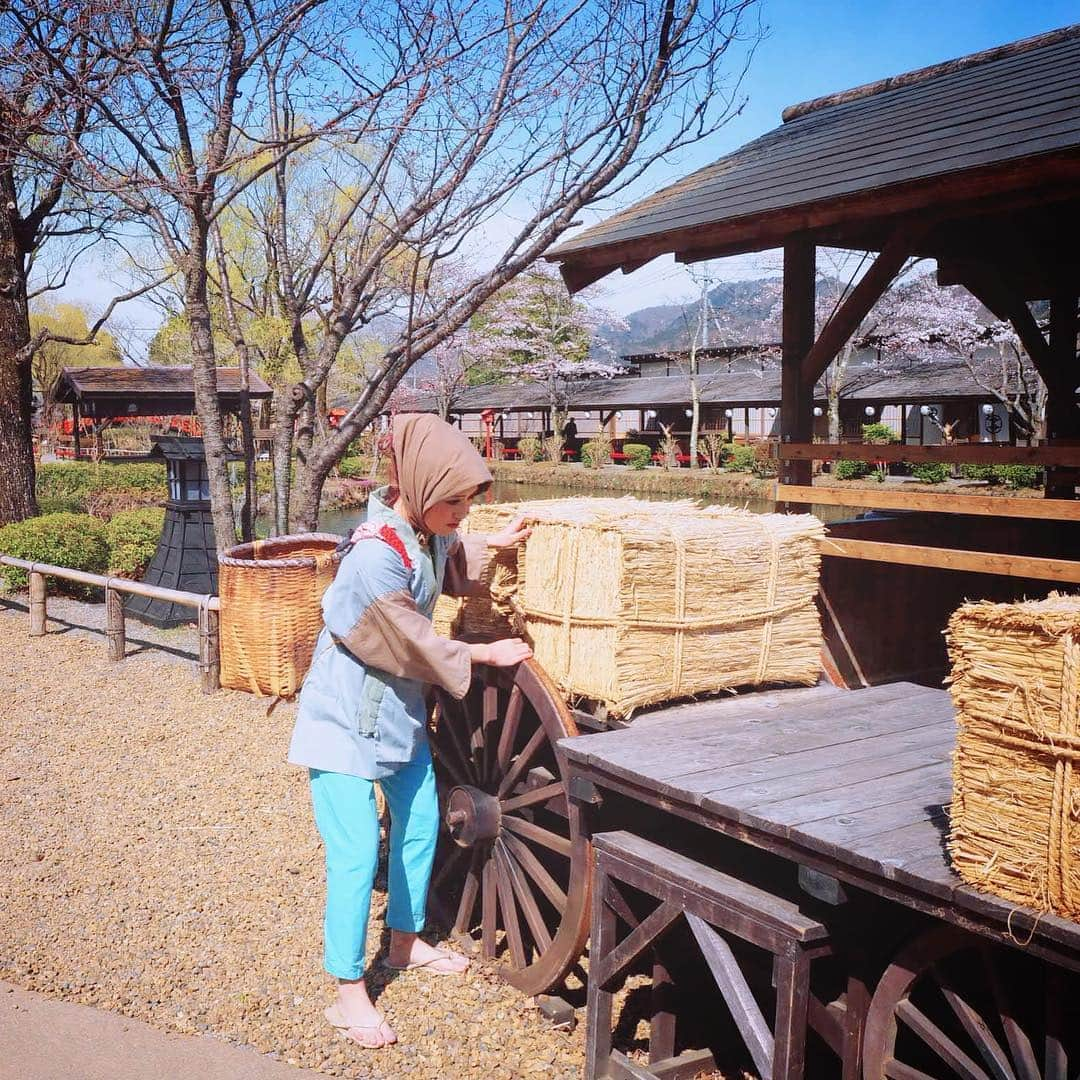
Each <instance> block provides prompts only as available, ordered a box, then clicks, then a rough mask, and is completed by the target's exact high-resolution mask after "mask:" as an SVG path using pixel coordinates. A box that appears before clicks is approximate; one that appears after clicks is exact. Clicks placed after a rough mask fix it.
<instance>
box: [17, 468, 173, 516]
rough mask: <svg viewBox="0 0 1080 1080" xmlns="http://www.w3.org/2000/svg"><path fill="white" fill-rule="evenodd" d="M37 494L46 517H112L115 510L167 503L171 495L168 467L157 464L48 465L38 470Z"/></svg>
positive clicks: (40, 507)
mask: <svg viewBox="0 0 1080 1080" xmlns="http://www.w3.org/2000/svg"><path fill="white" fill-rule="evenodd" d="M36 492H37V500H38V508H39V509H40V510H41V512H42V513H44V514H51V513H56V512H68V513H84V512H86V511H87V510H96V511H97V512H98V513H109V511H110V509H111V508H112V507H113V506H116V507H119V508H120V509H127V508H128V506H130V505H131V504H132V503H136V504H138V503H146V502H148V501H162V502H164V500H165V498H166V496H167V494H168V492H167V489H166V487H165V466H164V464H162V463H160V462H156V461H140V462H98V463H94V462H89V461H66V462H63V461H57V462H46V463H45V464H44V465H39V466H38V467H37V482H36Z"/></svg>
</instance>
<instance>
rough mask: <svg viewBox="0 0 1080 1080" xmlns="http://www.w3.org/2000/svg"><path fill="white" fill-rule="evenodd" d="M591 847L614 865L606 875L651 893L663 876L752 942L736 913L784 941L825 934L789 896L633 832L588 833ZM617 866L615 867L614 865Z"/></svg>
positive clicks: (656, 892)
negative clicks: (721, 912)
mask: <svg viewBox="0 0 1080 1080" xmlns="http://www.w3.org/2000/svg"><path fill="white" fill-rule="evenodd" d="M593 847H594V850H595V851H596V852H598V853H599V858H600V863H601V865H603V866H608V865H611V866H612V867H613V869H612V870H611V871H610V876H612V877H614V878H616V879H617V880H620V881H627V882H628V883H629V884H631V885H633V886H634V887H635V888H640V889H643V890H644V891H646V892H648V893H650V895H652V896H659V895H660V890H659V889H658V886H659V884H661V881H662V882H666V883H668V884H669V885H672V886H673V887H674V889H675V891H676V892H677V893H678V894H679V895H683V896H691V897H697V898H699V899H705V900H708V901H710V902H712V903H715V904H718V905H720V906H722V907H723V908H724V909H725V913H726V918H725V922H724V924H723V925H724V926H725V927H730V928H731V929H733V930H734V931H735V932H737V933H739V934H740V936H741V937H745V938H746V940H749V941H754V942H755V943H756V944H760V941H759V939H758V938H756V937H755V936H754V935H753V934H752V933H741V932H740V931H739V930H738V928H737V925H736V924H737V922H738V920H739V919H740V918H745V919H749V920H752V921H753V922H756V923H759V924H761V925H762V926H764V927H767V928H768V929H770V930H775V931H777V932H779V933H780V934H781V935H782V936H783V938H784V940H788V941H791V940H796V941H817V940H819V939H821V938H823V937H825V936H826V930H825V927H824V926H822V924H821V923H820V922H818V921H817V920H816V919H812V918H810V917H809V916H807V915H804V914H803V913H802V911H800V910H799V907H798V905H796V904H793V903H792V902H791V901H790V900H785V899H784V898H783V897H780V896H775V895H773V894H772V893H770V892H767V891H766V890H764V889H760V888H758V887H757V886H756V885H752V884H750V883H749V882H746V881H742V880H740V879H739V878H736V877H732V876H731V875H730V874H725V873H724V872H723V871H721V870H717V869H715V868H714V867H711V866H705V865H704V864H702V863H700V862H697V861H696V860H694V859H691V858H689V857H687V856H686V855H682V854H680V853H679V852H676V851H672V850H670V849H669V848H665V847H662V846H661V845H659V844H656V843H654V842H653V841H651V840H646V839H645V838H644V837H641V836H637V835H636V834H634V833H629V832H625V831H618V832H607V833H597V834H596V835H595V836H594V837H593ZM616 866H618V869H614V867H616ZM650 878H652V879H653V880H652V881H650V880H649V879H650ZM605 970H606V969H605Z"/></svg>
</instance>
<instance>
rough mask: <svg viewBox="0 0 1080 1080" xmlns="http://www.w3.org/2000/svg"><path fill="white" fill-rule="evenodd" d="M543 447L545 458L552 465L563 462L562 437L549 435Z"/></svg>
mask: <svg viewBox="0 0 1080 1080" xmlns="http://www.w3.org/2000/svg"><path fill="white" fill-rule="evenodd" d="M542 445H543V447H544V457H545V458H546V459H547V460H548V461H549V462H550V463H551V464H552V465H558V464H559V463H560V462H561V461H562V436H561V435H549V436H548V437H547V438H546V439H545V440H544V441H543V444H542Z"/></svg>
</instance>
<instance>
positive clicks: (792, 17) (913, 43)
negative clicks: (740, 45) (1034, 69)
mask: <svg viewBox="0 0 1080 1080" xmlns="http://www.w3.org/2000/svg"><path fill="white" fill-rule="evenodd" d="M596 2H602V0H596ZM761 16H762V19H763V21H764V22H765V23H766V25H767V26H768V31H767V35H766V37H765V38H764V40H763V41H762V42H761V44H760V45H759V46H758V49H757V53H756V55H755V57H754V60H753V63H752V64H751V66H750V70H749V72H748V73H747V76H746V79H745V81H744V83H743V87H742V90H743V94H744V95H745V96H746V97H747V98H748V100H747V103H746V107H745V109H744V110H743V112H742V114H741V115H739V116H737V117H735V118H734V119H733V120H731V121H730V122H729V123H728V124H727V125H726V126H725V127H724V128H722V129H721V130H720V131H719V132H718V133H717V134H716V135H714V136H713V137H712V138H710V139H709V140H708V141H706V142H704V143H701V144H698V145H697V146H695V147H692V148H688V149H686V150H684V151H683V152H682V153H681V154H680V155H679V156H678V158H677V159H672V160H670V161H667V162H664V163H662V164H658V165H656V166H654V168H653V169H652V170H651V171H650V172H649V173H648V174H647V176H646V178H645V179H644V181H643V182H642V183H640V184H639V185H637V186H636V188H635V190H634V191H633V193H632V196H627V197H623V198H622V199H621V200H620V202H618V203H615V202H610V203H607V204H604V205H603V206H601V207H600V208H598V210H597V211H596V212H590V213H589V214H588V215H583V216H582V218H583V221H584V222H586V223H591V222H592V221H595V220H598V219H599V218H601V217H603V216H605V215H606V214H609V213H611V212H612V211H614V210H616V209H619V208H621V207H622V206H625V205H627V204H628V203H629V202H632V201H634V200H635V199H637V198H640V197H642V196H643V195H645V194H647V193H648V192H650V191H654V190H656V189H657V188H660V187H662V186H664V185H665V184H668V183H671V182H672V181H674V180H676V179H678V178H679V177H680V176H683V175H685V174H686V173H688V172H691V171H692V170H694V169H697V168H700V167H701V166H702V165H705V164H708V163H709V162H711V161H715V160H716V159H717V158H720V157H723V156H724V155H725V154H727V153H730V152H731V151H732V150H734V149H736V148H737V147H739V146H741V145H742V144H743V143H746V142H749V141H750V140H751V139H754V138H757V137H758V136H759V135H761V134H763V133H764V132H766V131H769V130H771V129H772V128H774V127H776V126H777V125H778V124H779V123H780V114H781V112H782V111H783V109H784V108H785V107H786V106H787V105H792V104H795V103H797V102H800V101H806V100H808V99H810V98H814V97H818V96H820V95H822V94H830V93H835V92H837V91H840V90H846V89H848V88H850V87H853V86H858V85H860V84H862V83H867V82H873V81H875V80H877V79H883V78H886V77H887V76H890V75H897V74H900V73H902V72H905V71H911V70H913V69H915V68H920V67H925V66H927V65H929V64H936V63H940V62H941V61H944V60H950V59H953V58H955V57H958V56H964V55H966V54H968V53H972V52H978V51H979V50H981V49H988V48H991V47H993V46H995V45H1002V44H1004V43H1006V42H1009V41H1015V40H1017V39H1019V38H1024V37H1030V36H1032V35H1034V34H1041V33H1045V32H1046V31H1048V30H1054V29H1057V28H1058V27H1061V26H1067V25H1069V24H1070V23H1074V22H1078V21H1080V0H1073V2H1072V3H1065V2H1061V0H937V2H932V0H906V2H902V3H901V2H885V0H863V2H861V3H860V2H856V0H832V2H817V0H803V2H798V0H762V4H761ZM513 224H514V223H513V222H511V221H510V220H508V221H507V222H505V223H504V227H505V229H506V230H507V231H510V229H511V228H512V226H513ZM513 231H516V228H515V229H513ZM491 232H492V233H493V234H497V233H498V232H500V227H499V223H498V222H493V223H492V229H491ZM777 265H778V258H777V256H776V254H775V253H773V254H771V255H770V254H769V253H764V254H763V255H760V256H747V257H742V258H736V259H726V260H722V261H719V262H716V263H713V264H712V266H711V268H710V269H711V271H712V272H713V273H714V274H715V276H716V277H717V278H718V279H734V278H746V277H758V276H760V275H761V274H762V273H769V272H773V271H774V270H775V268H776V266H777ZM604 287H605V290H606V295H605V297H604V300H603V303H604V304H605V305H606V306H608V307H610V308H612V309H614V310H615V311H618V312H620V313H624V314H625V313H627V312H630V311H633V310H635V309H637V308H641V307H645V306H647V305H650V304H657V303H667V302H672V301H676V300H681V299H686V298H689V297H690V296H691V295H692V294H693V293H694V292H695V291H696V286H695V285H694V283H693V282H692V281H691V279H690V278H689V276H688V275H687V273H686V271H685V270H684V269H683V268H682V267H678V266H676V265H675V264H674V262H673V261H671V260H670V259H658V260H655V261H654V262H652V263H650V264H648V265H647V266H645V267H643V268H642V269H640V270H638V271H636V272H635V273H634V274H630V275H627V276H622V275H620V274H614V275H611V276H610V277H609V278H608V279H606V280H605V282H604ZM112 291H113V289H112V286H111V285H110V284H109V283H108V282H106V281H104V280H103V279H102V271H101V268H100V266H95V265H93V264H92V263H86V264H84V267H83V269H82V273H80V274H77V275H76V277H75V279H74V281H73V282H72V286H71V287H70V288H69V289H68V290H67V291H66V293H65V294H64V296H63V297H62V299H65V300H70V301H74V302H76V303H82V304H84V305H85V306H87V307H89V308H91V309H95V308H100V307H102V306H103V305H104V303H105V302H106V300H105V299H103V296H104V297H107V296H109V295H111V294H112ZM152 318H153V316H152V315H151V313H150V312H149V311H147V310H146V309H145V308H143V307H141V305H138V304H137V302H136V304H132V305H130V306H129V307H128V308H127V310H126V311H125V312H123V313H122V314H121V319H122V320H123V321H127V322H129V324H131V325H134V326H141V327H142V335H141V336H143V337H144V339H145V337H147V336H148V328H146V327H145V325H144V324H146V323H147V322H148V321H150V320H151V319H152ZM137 336H140V335H137Z"/></svg>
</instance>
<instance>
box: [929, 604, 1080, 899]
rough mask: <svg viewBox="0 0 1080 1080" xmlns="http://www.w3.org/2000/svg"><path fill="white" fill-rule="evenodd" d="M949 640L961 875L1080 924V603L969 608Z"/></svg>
mask: <svg viewBox="0 0 1080 1080" xmlns="http://www.w3.org/2000/svg"><path fill="white" fill-rule="evenodd" d="M947 638H948V644H949V653H950V657H951V660H952V675H951V689H952V696H953V701H954V703H955V705H956V715H957V724H958V732H957V741H956V753H955V756H954V759H953V803H952V812H951V818H952V822H951V837H950V842H949V848H950V852H951V855H952V861H953V865H954V867H955V868H956V871H957V873H958V874H960V876H961V877H962V878H963V879H964V880H965V881H966V882H968V884H970V885H973V886H975V887H977V888H981V889H985V890H987V891H988V892H992V893H994V894H995V895H997V896H1000V897H1002V898H1004V899H1006V900H1009V901H1012V902H1014V903H1021V904H1025V905H1027V906H1028V907H1032V908H1035V909H1037V910H1039V911H1052V912H1055V913H1056V914H1058V915H1064V916H1066V917H1068V918H1074V919H1075V918H1078V917H1080V783H1078V782H1077V768H1076V763H1077V762H1078V761H1080V732H1078V724H1080V596H1063V595H1061V594H1057V593H1055V594H1051V596H1050V597H1048V598H1047V599H1046V600H1039V601H1028V602H1025V603H1020V604H992V603H988V602H981V603H972V604H965V605H964V606H963V607H961V608H959V609H958V610H957V611H956V612H955V613H954V614H953V616H952V618H951V619H950V620H949V627H948V630H947Z"/></svg>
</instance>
